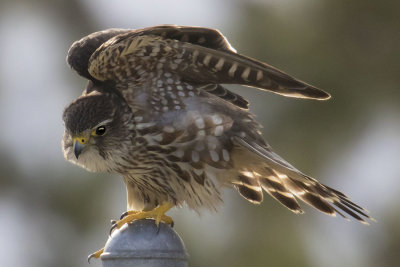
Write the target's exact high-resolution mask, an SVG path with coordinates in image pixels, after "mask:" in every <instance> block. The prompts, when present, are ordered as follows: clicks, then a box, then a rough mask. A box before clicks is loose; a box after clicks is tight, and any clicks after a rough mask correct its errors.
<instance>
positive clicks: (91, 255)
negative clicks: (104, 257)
mask: <svg viewBox="0 0 400 267" xmlns="http://www.w3.org/2000/svg"><path fill="white" fill-rule="evenodd" d="M103 251H104V248H102V249H100V250H98V251H96V252H95V253H92V254H90V255H89V256H88V259H87V260H88V263H89V264H90V260H91V259H92V258H96V259H98V258H100V255H101V253H103Z"/></svg>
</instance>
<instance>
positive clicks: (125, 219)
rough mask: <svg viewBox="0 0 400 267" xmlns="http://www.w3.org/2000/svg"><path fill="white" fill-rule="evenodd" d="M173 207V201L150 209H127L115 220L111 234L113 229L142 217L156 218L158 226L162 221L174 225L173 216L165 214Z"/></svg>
mask: <svg viewBox="0 0 400 267" xmlns="http://www.w3.org/2000/svg"><path fill="white" fill-rule="evenodd" d="M172 207H173V205H172V204H171V203H168V202H165V203H164V204H162V205H160V206H158V207H157V208H155V209H152V210H149V211H127V212H125V213H124V214H122V216H121V219H120V220H119V221H117V222H114V224H113V226H112V227H111V230H110V234H111V232H112V231H113V230H115V229H119V228H121V227H122V226H123V225H124V224H125V223H130V222H132V221H135V220H140V219H154V220H155V223H156V225H157V226H158V225H159V224H160V222H161V221H162V222H164V223H166V224H169V225H171V226H173V225H174V221H173V220H172V218H171V217H169V216H167V215H165V213H166V212H167V211H168V210H169V209H171V208H172Z"/></svg>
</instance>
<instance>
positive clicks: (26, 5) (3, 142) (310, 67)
mask: <svg viewBox="0 0 400 267" xmlns="http://www.w3.org/2000/svg"><path fill="white" fill-rule="evenodd" d="M399 10H400V2H399V1H370V0H353V1H347V0H335V1H328V0H296V1H295V0H273V1H261V0H258V1H256V0H253V1H239V0H236V1H227V0H224V1H222V0H221V1H213V0H201V1H200V0H196V1H183V0H182V1H178V0H174V1H162V0H160V1H152V0H147V1H130V0H115V1H107V0H86V1H78V0H57V1H50V0H37V1H28V0H17V1H11V0H2V1H1V2H0V122H1V125H2V128H1V129H2V131H1V138H0V158H1V161H0V216H1V220H0V258H1V262H2V263H1V265H2V266H32V267H36V266H40V267H47V266H87V262H86V257H87V255H88V254H90V253H91V252H93V251H95V250H97V249H99V248H101V247H102V246H103V245H104V243H105V241H106V239H107V234H108V230H109V227H110V226H111V225H110V222H109V221H110V219H115V218H117V217H119V216H120V214H121V213H122V212H123V211H125V207H126V204H125V187H124V184H123V182H122V179H120V178H119V177H117V176H115V175H109V174H93V173H88V172H86V171H85V170H82V169H79V168H78V167H76V166H73V165H71V164H69V163H67V162H65V161H64V159H63V156H62V152H61V147H60V142H61V136H62V134H63V123H62V120H61V114H62V111H63V108H64V106H65V105H67V104H68V103H69V102H70V101H72V100H73V99H74V98H76V97H77V96H79V95H80V93H81V91H82V90H83V89H84V87H85V86H86V81H85V80H84V79H83V78H81V77H79V76H78V75H77V74H76V73H74V72H73V71H72V70H70V68H69V67H68V66H67V65H66V63H65V56H66V53H67V50H68V48H69V46H70V45H71V43H72V42H73V41H75V40H77V39H80V38H81V37H83V36H85V35H87V34H89V33H91V32H94V31H98V30H102V29H106V28H110V27H121V28H142V27H147V26H151V25H156V24H165V23H168V24H181V25H198V26H207V27H212V28H218V29H219V30H221V31H222V32H223V33H224V34H225V36H227V38H228V39H229V40H230V42H231V44H232V45H233V46H234V47H235V48H236V49H237V50H238V51H239V52H240V53H243V54H245V55H248V56H250V57H254V58H257V59H260V60H262V61H264V62H267V63H269V64H271V65H273V66H275V67H278V68H280V69H282V70H284V71H285V72H287V73H289V74H291V75H293V76H295V77H297V78H299V79H301V80H304V81H306V82H308V83H310V84H313V85H315V86H317V87H319V88H322V89H325V90H327V91H328V92H330V93H331V94H332V96H333V97H332V99H331V100H329V101H325V102H324V101H322V102H321V101H310V100H298V99H290V98H284V97H281V96H278V95H274V94H271V93H265V92H260V91H257V90H255V89H251V88H245V87H239V86H237V87H235V86H231V87H230V88H233V90H234V91H235V92H237V93H240V94H242V95H244V96H245V97H247V98H249V99H250V101H251V110H252V112H254V113H255V114H256V115H257V118H258V120H259V121H260V122H261V123H262V124H263V125H264V135H265V137H266V138H267V140H268V142H269V143H270V144H271V145H272V146H273V147H274V149H275V150H276V151H277V152H278V153H279V154H280V155H281V156H283V157H284V158H285V159H287V160H288V161H289V162H291V163H292V164H293V165H294V166H296V167H297V168H299V169H300V170H302V171H303V172H305V173H307V174H309V175H311V176H313V177H315V178H317V179H319V180H320V181H322V182H323V183H325V184H327V185H329V186H331V187H334V188H336V189H339V190H341V191H343V192H344V193H346V194H348V195H349V196H351V198H352V200H354V201H355V202H356V203H358V204H360V205H361V206H363V207H366V208H367V209H368V210H370V212H371V215H372V216H373V217H374V218H376V219H377V221H378V222H377V223H372V224H371V225H370V226H364V225H362V224H359V223H357V222H355V221H351V222H348V221H345V220H343V219H341V218H331V217H329V216H326V215H324V214H321V213H319V212H317V211H316V210H313V209H311V208H308V207H305V205H303V207H304V208H305V210H306V214H305V215H302V216H300V215H294V214H292V213H291V212H290V211H288V210H287V209H285V208H284V207H282V206H281V205H280V204H279V203H277V202H276V201H275V200H272V199H271V198H269V197H268V196H267V197H266V198H265V200H264V202H263V203H262V205H259V206H254V205H252V204H250V203H248V202H247V201H245V200H244V199H242V198H241V197H240V196H239V195H238V194H237V193H236V192H234V191H233V190H226V191H225V193H224V201H225V205H224V206H223V207H221V208H220V210H219V212H218V213H207V212H206V213H204V214H203V215H202V216H198V215H197V214H196V213H194V212H192V211H190V210H188V209H180V210H173V211H171V212H170V215H171V216H172V217H173V218H174V220H175V223H176V228H175V229H176V230H177V231H178V232H179V233H180V235H181V236H182V238H183V239H184V241H185V243H186V246H187V249H188V251H189V253H190V266H234V267H236V266H378V265H379V266H398V262H399V260H400V254H399V252H400V224H399V221H400V196H399V195H400V194H399V193H400V179H399V178H400V177H399V176H400V162H399V160H400V90H399V89H400V88H399V87H400V72H399V71H400V65H399V62H400V42H399V38H400V19H399ZM396 262H397V264H396ZM91 266H101V262H100V261H98V260H97V261H96V260H94V261H92V263H91Z"/></svg>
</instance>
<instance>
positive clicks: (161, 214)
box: [88, 202, 174, 263]
mask: <svg viewBox="0 0 400 267" xmlns="http://www.w3.org/2000/svg"><path fill="white" fill-rule="evenodd" d="M173 206H174V205H172V204H171V203H168V202H165V203H164V204H162V205H160V206H158V207H157V208H155V209H152V210H149V211H127V212H125V213H124V214H122V216H121V219H120V220H119V221H112V223H113V226H112V227H111V230H110V234H111V232H112V231H113V230H114V229H120V228H121V227H122V226H123V225H124V224H125V223H131V222H132V221H135V220H141V219H154V221H155V223H156V225H157V227H158V225H159V224H160V222H164V223H166V224H169V225H171V227H173V226H174V221H173V220H172V218H171V217H169V216H167V215H165V213H166V212H167V211H168V210H169V209H171V208H172V207H173ZM103 251H104V248H102V249H100V250H98V251H96V252H95V253H92V254H90V255H89V257H88V262H89V263H90V259H91V258H96V259H98V258H100V255H101V254H102V253H103Z"/></svg>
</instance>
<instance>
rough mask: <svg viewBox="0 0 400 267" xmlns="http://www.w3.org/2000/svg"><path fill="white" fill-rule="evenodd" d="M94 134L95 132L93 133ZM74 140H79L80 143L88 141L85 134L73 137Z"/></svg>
mask: <svg viewBox="0 0 400 267" xmlns="http://www.w3.org/2000/svg"><path fill="white" fill-rule="evenodd" d="M92 134H93V133H92ZM72 141H73V142H74V143H75V142H76V141H78V142H79V143H80V144H82V145H83V144H86V143H87V141H88V140H87V138H86V137H83V136H76V137H74V138H73V139H72Z"/></svg>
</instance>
